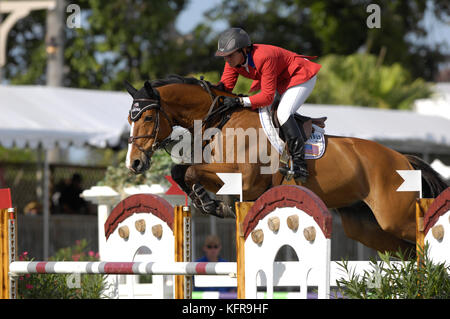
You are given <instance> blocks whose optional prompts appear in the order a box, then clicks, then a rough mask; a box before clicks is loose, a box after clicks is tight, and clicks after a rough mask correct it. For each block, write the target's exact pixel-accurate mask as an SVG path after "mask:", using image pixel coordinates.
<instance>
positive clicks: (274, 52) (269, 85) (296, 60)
mask: <svg viewBox="0 0 450 319" xmlns="http://www.w3.org/2000/svg"><path fill="white" fill-rule="evenodd" d="M306 58H312V57H308V56H305V55H299V54H297V53H294V52H292V51H289V50H286V49H283V48H280V47H276V46H273V45H266V44H254V45H253V50H252V51H251V52H250V54H249V55H248V69H249V72H247V70H246V69H245V67H239V68H233V67H231V66H230V65H229V64H228V63H225V68H224V70H223V74H222V77H221V79H220V82H222V83H223V84H224V86H225V88H226V89H227V90H228V91H230V92H231V91H232V90H233V89H234V86H235V85H236V81H237V79H238V76H239V74H241V75H243V76H245V77H246V78H250V79H253V80H254V81H253V83H252V86H251V88H250V92H252V91H257V90H261V92H259V93H258V94H255V95H253V96H250V102H251V103H252V109H255V108H258V107H263V106H267V105H270V104H271V103H272V102H273V99H274V95H275V92H276V91H277V90H278V93H279V94H283V93H284V92H285V91H286V90H287V89H289V88H290V87H292V86H296V85H298V84H301V83H304V82H306V81H308V80H309V79H311V78H312V77H313V76H314V75H316V74H317V72H319V70H320V68H321V65H320V64H317V63H314V62H311V61H309V60H306Z"/></svg>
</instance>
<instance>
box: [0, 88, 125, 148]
mask: <svg viewBox="0 0 450 319" xmlns="http://www.w3.org/2000/svg"><path fill="white" fill-rule="evenodd" d="M130 106H131V97H130V96H129V95H128V94H127V93H122V92H106V91H94V90H83V89H71V88H55V87H48V86H0V144H1V145H3V146H5V147H11V146H13V145H15V146H17V147H21V148H22V147H25V146H29V147H31V148H35V147H38V146H39V145H40V146H42V147H43V148H44V149H52V148H54V147H55V146H56V145H59V146H60V147H63V148H64V147H67V146H68V145H75V146H83V145H85V144H90V145H93V146H98V147H107V146H115V145H117V144H118V142H119V139H120V136H121V134H123V133H124V131H125V130H126V129H129V128H128V127H129V125H128V123H127V112H128V110H129V107H130Z"/></svg>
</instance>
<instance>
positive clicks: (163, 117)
mask: <svg viewBox="0 0 450 319" xmlns="http://www.w3.org/2000/svg"><path fill="white" fill-rule="evenodd" d="M125 86H126V89H127V91H128V93H130V95H131V96H132V97H133V102H132V105H131V109H130V112H129V114H128V122H129V123H130V125H131V129H130V137H129V138H128V153H127V160H126V166H127V168H128V169H129V170H131V171H132V172H133V173H135V174H139V173H143V172H144V171H146V170H147V169H149V168H150V165H151V157H152V155H153V153H154V152H155V151H156V150H157V149H158V148H160V147H161V144H160V143H161V141H163V140H164V139H165V138H167V137H168V136H169V135H170V133H171V131H172V123H171V119H170V118H169V116H168V115H167V113H166V112H165V111H164V110H163V109H162V105H161V98H160V96H159V92H158V91H157V90H156V89H154V88H153V87H152V85H151V84H150V82H148V81H145V84H144V86H143V87H142V88H141V89H140V90H137V89H135V88H134V87H133V86H132V85H131V84H130V83H128V82H125Z"/></svg>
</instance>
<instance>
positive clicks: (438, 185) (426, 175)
mask: <svg viewBox="0 0 450 319" xmlns="http://www.w3.org/2000/svg"><path fill="white" fill-rule="evenodd" d="M405 156H406V158H407V159H408V161H409V163H410V164H411V165H412V167H413V168H414V169H416V170H421V171H422V196H423V197H424V198H436V197H437V196H438V195H439V194H440V193H441V192H443V191H444V190H445V189H446V188H447V187H448V186H449V185H447V183H446V182H445V181H444V179H443V178H442V177H441V175H439V173H438V172H436V171H435V170H434V169H433V168H432V167H431V166H430V165H428V163H426V162H425V161H423V160H422V159H421V158H419V157H417V156H414V155H405Z"/></svg>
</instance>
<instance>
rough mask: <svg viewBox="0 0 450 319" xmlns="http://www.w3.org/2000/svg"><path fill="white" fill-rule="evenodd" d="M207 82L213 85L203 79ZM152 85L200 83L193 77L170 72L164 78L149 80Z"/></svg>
mask: <svg viewBox="0 0 450 319" xmlns="http://www.w3.org/2000/svg"><path fill="white" fill-rule="evenodd" d="M205 82H206V83H208V85H209V86H213V85H212V84H211V83H209V82H208V81H205ZM150 83H151V85H152V86H153V87H160V86H164V85H168V84H177V83H179V84H200V80H199V79H196V78H193V77H183V76H181V75H178V74H170V75H169V76H167V77H166V78H165V79H156V80H153V81H151V82H150Z"/></svg>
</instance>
